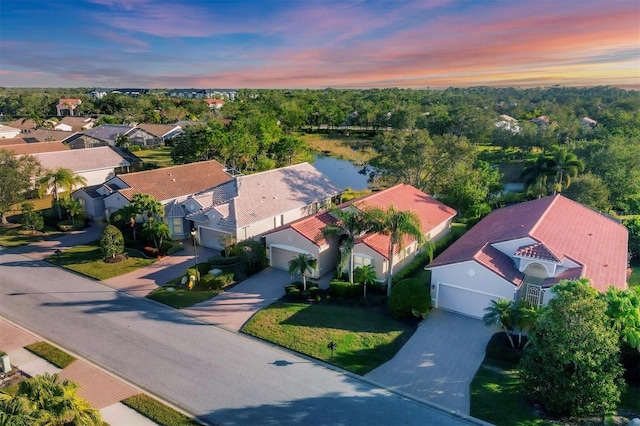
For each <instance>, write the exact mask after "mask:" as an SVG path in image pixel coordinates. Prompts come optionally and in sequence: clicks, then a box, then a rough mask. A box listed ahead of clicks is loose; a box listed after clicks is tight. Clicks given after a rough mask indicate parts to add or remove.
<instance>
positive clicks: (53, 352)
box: [25, 342, 76, 368]
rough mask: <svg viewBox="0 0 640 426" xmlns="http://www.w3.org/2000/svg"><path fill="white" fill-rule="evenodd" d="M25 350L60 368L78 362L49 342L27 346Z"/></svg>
mask: <svg viewBox="0 0 640 426" xmlns="http://www.w3.org/2000/svg"><path fill="white" fill-rule="evenodd" d="M25 349H26V350H28V351H29V352H33V353H34V354H36V355H38V356H40V357H42V358H44V359H45V360H47V361H49V362H50V363H51V364H53V365H55V366H57V367H59V368H65V367H67V366H68V365H70V364H71V363H72V362H74V361H75V360H76V358H75V357H73V356H71V355H69V354H68V353H66V352H64V351H63V350H61V349H58V348H57V347H55V346H52V345H50V344H49V343H47V342H36V343H32V344H30V345H28V346H25Z"/></svg>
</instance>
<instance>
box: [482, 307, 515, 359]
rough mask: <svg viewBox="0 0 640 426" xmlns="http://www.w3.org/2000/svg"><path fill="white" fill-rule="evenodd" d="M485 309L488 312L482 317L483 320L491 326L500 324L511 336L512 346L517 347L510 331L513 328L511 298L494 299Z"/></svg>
mask: <svg viewBox="0 0 640 426" xmlns="http://www.w3.org/2000/svg"><path fill="white" fill-rule="evenodd" d="M484 310H485V312H486V313H485V314H484V316H483V317H482V320H483V321H484V323H485V325H487V326H489V327H491V326H499V327H500V328H502V330H503V331H504V332H505V334H506V335H507V337H508V338H509V343H511V347H512V348H515V347H516V346H515V344H514V343H513V339H512V338H511V333H509V332H510V331H511V330H512V329H513V327H512V325H511V320H512V318H513V317H512V313H511V301H510V300H509V299H498V300H492V301H491V303H490V304H489V306H487V307H486V308H484Z"/></svg>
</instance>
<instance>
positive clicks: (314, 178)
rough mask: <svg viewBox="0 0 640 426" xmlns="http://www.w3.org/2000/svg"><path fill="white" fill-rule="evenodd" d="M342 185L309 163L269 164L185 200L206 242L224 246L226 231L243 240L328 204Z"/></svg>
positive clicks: (183, 203) (184, 202) (188, 216)
mask: <svg viewBox="0 0 640 426" xmlns="http://www.w3.org/2000/svg"><path fill="white" fill-rule="evenodd" d="M341 194H342V188H340V187H338V186H337V185H336V184H334V183H333V182H332V181H331V180H329V178H327V177H326V176H325V175H324V174H322V173H321V172H320V171H318V170H317V169H316V168H315V167H313V166H312V165H311V164H309V163H301V164H295V165H292V166H288V167H283V168H279V169H274V170H269V171H266V172H261V173H256V174H252V175H247V176H238V177H236V178H235V179H234V180H232V181H230V182H227V183H225V184H223V185H219V186H217V187H215V188H211V189H209V190H207V191H203V192H201V193H198V194H194V195H193V196H191V197H188V198H187V199H185V200H181V201H180V204H181V205H182V206H183V208H184V209H185V210H186V211H187V212H189V214H188V215H187V219H189V220H191V221H193V224H194V228H195V229H196V230H197V232H198V239H199V241H200V243H201V244H202V245H204V246H207V247H211V248H216V249H222V248H224V247H223V244H222V240H223V239H224V236H226V235H230V236H233V237H234V238H235V239H236V240H237V241H243V240H246V239H249V238H255V237H257V236H259V235H261V234H263V233H264V232H267V231H269V230H272V229H274V228H277V227H279V226H282V225H284V224H286V223H290V222H293V221H295V220H297V219H300V218H302V217H305V216H308V215H310V214H314V213H316V212H318V211H320V210H323V209H326V208H327V207H328V206H329V205H330V204H331V202H332V201H335V199H336V198H337V197H339V196H340V195H341Z"/></svg>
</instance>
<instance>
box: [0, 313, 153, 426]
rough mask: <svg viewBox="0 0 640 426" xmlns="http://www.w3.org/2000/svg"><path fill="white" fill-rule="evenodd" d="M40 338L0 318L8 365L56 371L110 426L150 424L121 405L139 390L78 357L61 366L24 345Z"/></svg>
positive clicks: (0, 340)
mask: <svg viewBox="0 0 640 426" xmlns="http://www.w3.org/2000/svg"><path fill="white" fill-rule="evenodd" d="M38 341H40V339H38V337H37V336H35V335H34V334H31V333H30V332H28V331H26V330H24V329H22V328H19V327H17V326H15V325H13V324H12V323H10V322H8V321H7V320H5V319H4V318H2V317H0V349H1V350H3V351H4V352H6V353H7V355H9V359H10V361H11V365H12V366H13V367H14V368H18V369H20V370H21V371H23V372H24V373H26V374H27V375H29V376H31V377H33V376H35V375H38V374H43V373H50V374H54V373H56V374H58V376H59V377H60V380H71V381H74V382H76V383H78V385H79V389H78V395H79V396H80V397H82V398H85V399H86V400H88V401H89V403H91V405H92V406H93V407H95V408H97V409H98V410H100V413H101V414H102V418H103V420H104V421H105V422H107V423H109V424H110V425H113V426H118V425H122V426H152V425H156V423H155V422H152V421H151V420H149V419H148V418H146V417H144V416H143V415H141V414H139V413H138V412H136V411H135V410H133V409H131V408H129V407H127V406H126V405H124V404H122V403H121V402H120V401H122V400H123V399H125V398H128V397H130V396H133V395H137V394H140V393H141V392H140V391H139V390H138V389H136V388H134V387H133V386H130V385H128V384H127V383H125V382H124V381H122V380H121V379H119V378H117V377H116V376H114V375H112V374H110V373H108V372H106V371H104V370H102V369H101V368H98V367H96V366H94V365H92V364H90V363H88V362H86V361H84V360H81V359H78V360H76V361H74V362H73V363H72V364H71V365H69V366H67V367H66V368H64V369H60V368H58V367H56V366H55V365H53V364H50V363H49V362H48V361H46V360H44V359H42V358H40V357H39V356H37V355H35V354H33V353H31V352H29V351H28V350H26V349H24V346H27V345H30V344H31V343H35V342H38Z"/></svg>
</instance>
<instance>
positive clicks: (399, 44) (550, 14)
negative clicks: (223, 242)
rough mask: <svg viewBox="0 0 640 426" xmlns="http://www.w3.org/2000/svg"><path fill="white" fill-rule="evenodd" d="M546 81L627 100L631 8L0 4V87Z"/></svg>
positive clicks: (639, 43)
mask: <svg viewBox="0 0 640 426" xmlns="http://www.w3.org/2000/svg"><path fill="white" fill-rule="evenodd" d="M555 84H559V85H564V86H594V85H612V86H619V87H624V88H633V89H640V2H639V1H638V0H597V1H592V0H540V1H537V0H536V1H485V0H420V1H415V0H398V1H369V0H353V1H348V0H343V1H335V0H323V1H316V0H274V1H249V0H56V1H49V0H1V2H0V86H12V87H15V86H17V87H107V88H108V87H147V88H173V87H179V88H191V87H198V88H205V87H206V88H326V87H335V88H371V87H412V88H432V89H438V88H446V87H452V86H457V87H466V86H481V85H487V86H500V87H506V86H513V87H532V86H541V87H544V86H551V85H555Z"/></svg>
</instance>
